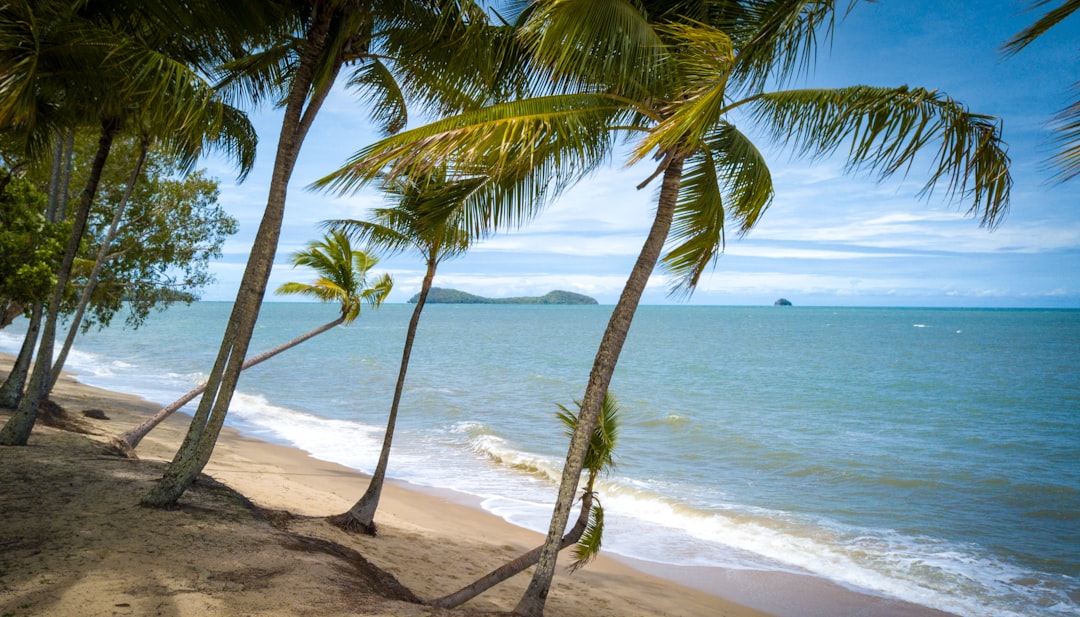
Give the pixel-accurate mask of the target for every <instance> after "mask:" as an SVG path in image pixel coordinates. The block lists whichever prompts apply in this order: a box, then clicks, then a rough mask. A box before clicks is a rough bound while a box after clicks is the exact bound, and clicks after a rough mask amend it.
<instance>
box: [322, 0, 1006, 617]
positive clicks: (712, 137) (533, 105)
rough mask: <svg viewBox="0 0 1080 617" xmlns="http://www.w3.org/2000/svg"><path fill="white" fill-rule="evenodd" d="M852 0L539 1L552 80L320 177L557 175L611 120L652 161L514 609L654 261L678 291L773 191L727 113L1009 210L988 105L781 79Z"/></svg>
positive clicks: (804, 144) (554, 531)
mask: <svg viewBox="0 0 1080 617" xmlns="http://www.w3.org/2000/svg"><path fill="white" fill-rule="evenodd" d="M850 4H852V3H850V2H845V3H839V2H836V1H835V0H729V1H720V2H717V1H715V0H714V1H708V0H682V1H657V2H652V1H647V0H646V1H636V0H607V1H604V2H596V1H595V0H537V1H535V2H532V3H531V4H530V6H529V10H528V12H527V14H526V15H525V16H524V18H523V25H522V27H521V29H520V37H521V39H522V41H523V42H524V44H526V45H527V46H528V48H529V49H530V51H531V58H532V65H531V66H533V67H534V68H535V67H538V69H539V71H540V72H541V73H542V75H543V76H544V77H545V78H546V80H547V83H548V84H550V87H549V88H548V91H547V93H546V94H544V95H541V96H536V97H532V98H529V99H525V100H519V101H512V102H509V103H503V104H496V105H491V106H488V107H486V108H484V109H481V110H477V111H474V112H467V113H464V114H459V115H457V116H452V117H448V118H445V119H443V120H440V121H437V122H434V123H432V124H430V125H427V126H424V127H419V128H417V129H414V130H411V131H408V132H404V133H401V134H399V135H397V136H394V137H390V138H387V139H384V140H382V141H380V142H377V143H375V144H373V145H371V146H369V147H367V148H365V149H364V150H362V151H360V152H359V153H358V154H357V155H355V156H354V157H353V159H352V160H350V162H349V164H348V165H347V166H346V167H344V168H342V169H341V170H339V171H338V172H335V174H333V175H331V176H330V177H328V178H327V179H325V183H327V184H329V185H335V184H338V185H356V184H359V183H363V182H365V181H374V180H376V179H381V178H385V177H386V176H390V177H396V176H398V175H410V174H418V173H424V172H425V170H427V169H430V168H433V167H435V166H444V165H453V166H455V167H458V168H467V169H479V168H482V169H485V170H486V172H487V173H488V174H490V175H492V176H493V177H495V178H499V179H504V180H507V181H511V180H514V179H517V180H519V181H521V182H528V183H537V182H549V183H559V182H563V183H565V182H566V178H567V174H575V173H576V172H577V171H578V170H587V169H591V167H592V166H594V165H596V164H597V160H598V159H603V158H604V157H608V156H611V154H612V153H613V152H614V148H615V145H616V142H615V141H614V136H615V135H616V134H620V135H624V136H626V137H627V139H630V140H632V142H631V143H632V148H633V150H632V154H631V156H630V163H638V162H642V161H646V160H652V161H654V162H655V167H654V168H653V170H652V171H651V172H650V173H648V175H647V177H646V178H645V180H644V181H643V182H642V183H641V185H639V188H640V187H644V186H646V185H647V184H649V183H650V181H652V180H653V179H655V178H657V177H660V187H659V194H658V197H657V207H656V211H655V215H654V219H653V224H652V226H651V228H650V230H649V232H648V235H647V237H646V238H645V242H644V244H643V246H642V249H641V252H640V253H639V255H638V259H637V261H636V262H635V264H634V267H633V269H632V270H631V272H630V275H629V277H628V279H627V282H626V285H625V286H624V288H623V292H622V294H621V295H620V297H619V300H618V302H617V303H616V306H615V308H614V310H613V311H612V314H611V318H610V320H609V322H608V326H607V328H606V330H605V332H604V335H603V338H602V339H601V342H600V346H599V349H598V350H597V353H596V357H595V359H594V362H593V367H592V370H591V371H590V374H589V380H588V384H587V386H586V389H585V394H584V396H583V398H582V410H581V417H580V420H579V423H578V426H577V430H576V431H575V434H574V438H573V439H572V440H571V443H570V447H569V450H568V452H567V459H566V464H565V465H564V467H563V475H562V481H561V485H560V488H559V493H558V497H557V500H556V505H555V509H554V512H553V514H552V519H551V524H550V526H549V528H548V533H547V539H546V542H545V546H544V549H543V552H542V554H541V557H540V561H539V563H538V564H537V567H536V569H535V570H534V573H533V579H532V581H531V582H530V584H529V587H528V589H527V590H526V592H525V595H524V596H523V597H522V599H521V601H520V602H519V603H518V605H517V607H516V609H515V612H517V613H519V614H522V615H527V616H536V615H541V614H542V613H543V607H544V600H545V598H546V596H547V593H548V590H549V589H550V585H551V577H552V575H553V574H554V569H555V560H556V556H557V554H558V547H559V544H560V539H561V536H562V532H563V530H564V529H565V527H566V523H567V521H568V518H569V512H570V508H571V505H572V502H573V496H574V493H575V491H576V487H577V484H578V479H579V477H580V474H581V469H582V461H583V460H584V457H585V452H586V448H587V443H588V438H589V435H590V434H591V432H592V429H593V428H594V426H595V424H596V422H597V418H598V415H599V412H600V408H601V404H602V401H603V398H604V394H605V393H606V392H607V388H608V385H609V384H610V382H611V378H612V375H613V374H614V371H615V367H616V364H617V362H618V358H619V354H620V352H621V350H622V347H623V344H624V342H625V340H626V336H627V333H628V332H629V329H630V324H631V321H632V320H633V317H634V313H635V312H636V309H637V305H638V303H639V301H640V299H641V295H642V293H643V291H644V289H645V286H646V284H647V283H648V280H649V277H650V275H651V273H652V272H653V270H654V268H655V267H656V265H657V263H661V264H662V267H663V268H664V270H665V271H666V272H667V274H668V276H669V281H670V283H671V289H672V292H673V293H676V294H690V293H692V292H693V290H694V288H695V287H696V285H697V284H698V282H699V280H700V277H701V276H702V275H703V274H704V273H705V271H706V270H707V269H708V268H709V267H710V266H711V265H712V264H713V263H714V261H715V260H716V259H717V258H718V256H719V254H720V253H721V252H722V250H723V247H724V242H725V231H726V230H727V229H728V227H729V226H730V225H734V227H735V229H736V230H737V232H738V233H740V234H745V233H747V232H749V231H750V230H751V229H752V228H753V227H754V225H755V224H756V223H757V222H758V221H759V220H760V218H761V216H762V214H763V213H764V212H765V210H766V209H767V208H768V206H769V205H770V203H771V202H772V198H773V186H772V179H771V175H770V173H769V169H768V165H767V162H766V160H765V157H764V156H763V155H762V154H761V153H760V152H759V150H758V149H757V147H756V146H755V145H754V143H753V141H752V140H751V139H750V138H749V137H748V134H747V132H745V131H744V129H743V128H740V127H741V126H742V127H746V128H749V127H753V128H755V129H756V130H757V131H758V132H761V133H764V134H765V135H766V136H767V137H768V138H769V139H770V140H771V141H772V142H774V143H779V144H781V145H786V146H788V147H790V148H791V149H792V150H793V151H794V152H795V153H796V154H798V155H802V156H804V157H809V158H814V157H821V156H828V155H833V154H836V153H838V152H840V153H842V154H843V155H845V156H846V159H847V162H848V167H849V169H850V170H868V171H871V172H875V173H876V174H877V175H878V176H879V178H881V179H884V178H887V177H889V176H891V175H893V174H895V173H896V172H898V171H899V172H904V173H906V172H908V171H909V170H910V168H911V167H912V166H914V165H915V164H916V163H920V164H921V163H928V164H929V180H928V181H927V183H926V185H925V188H924V194H929V193H930V192H931V191H932V190H934V189H935V187H936V188H938V189H939V190H941V191H943V192H944V193H945V194H946V195H947V196H948V197H951V198H961V199H963V200H964V201H967V202H968V207H969V209H968V213H969V214H973V215H975V216H977V217H979V218H980V219H981V222H982V224H983V225H986V226H993V225H995V224H996V223H997V222H998V221H999V220H1000V218H1001V216H1002V215H1003V213H1004V212H1005V210H1006V209H1007V206H1008V202H1009V191H1010V187H1011V184H1012V180H1011V177H1010V175H1009V169H1008V163H1009V159H1008V156H1007V155H1006V153H1005V149H1004V147H1003V144H1002V141H1001V134H1000V127H999V125H998V123H997V122H996V121H995V120H994V119H993V118H990V117H987V116H983V115H979V114H975V113H972V112H970V111H968V110H967V109H966V108H965V107H964V106H963V105H961V104H960V103H958V102H956V101H954V100H952V99H950V98H948V97H947V96H945V95H944V94H942V93H940V92H937V91H927V90H924V89H921V88H911V87H907V86H901V87H895V88H880V87H867V86H853V87H847V88H822V89H784V87H785V86H787V85H788V84H789V83H790V82H791V80H792V79H793V78H794V77H797V76H800V75H801V74H802V70H804V69H806V68H808V67H809V66H811V65H812V63H813V60H814V54H815V52H816V45H817V42H818V40H819V38H822V35H823V34H824V35H827V34H828V33H830V32H831V28H832V25H833V22H834V20H835V18H836V13H837V12H838V11H842V10H843V8H844V7H846V6H849V5H850ZM777 88H779V89H777ZM542 94H543V93H542ZM488 214H489V216H490V217H496V216H498V215H499V214H500V213H499V212H497V211H496V212H491V213H488ZM665 245H666V246H667V250H666V254H665ZM662 255H663V259H662V260H661V256H662Z"/></svg>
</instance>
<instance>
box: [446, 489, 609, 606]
mask: <svg viewBox="0 0 1080 617" xmlns="http://www.w3.org/2000/svg"><path fill="white" fill-rule="evenodd" d="M592 502H593V493H592V491H586V492H585V494H584V495H583V496H582V497H581V510H580V512H579V514H578V518H577V522H576V523H574V526H573V528H571V529H570V531H568V532H566V535H565V536H563V537H562V540H561V541H560V542H559V550H560V551H561V550H563V549H564V548H566V547H568V546H573V545H574V544H577V541H578V540H580V539H581V536H582V534H584V533H585V529H586V528H587V527H588V526H589V512H590V510H592ZM543 548H544V547H543V546H538V547H536V548H534V549H532V550H531V551H529V552H527V553H525V554H523V555H521V556H519V557H517V558H516V559H514V560H513V561H510V562H507V563H505V564H503V565H501V566H499V567H498V568H495V569H494V570H492V571H491V572H489V573H487V574H486V575H484V576H483V577H481V578H480V579H478V580H476V581H475V582H473V583H470V584H468V585H466V586H465V587H462V588H461V589H459V590H457V591H455V592H454V593H451V594H447V595H445V596H443V597H441V598H438V599H435V600H432V601H430V602H428V604H430V605H431V606H435V607H438V608H455V607H458V606H461V605H462V604H465V603H466V602H468V601H469V600H472V599H473V598H475V597H476V596H478V595H480V594H482V593H484V592H485V591H487V590H488V589H491V588H492V587H494V586H495V585H498V584H499V583H501V582H503V581H505V580H507V579H509V578H511V577H513V576H516V575H518V574H521V573H522V572H524V571H525V570H527V569H529V568H531V567H532V566H535V565H536V562H538V561H539V560H540V552H541V551H542V550H543Z"/></svg>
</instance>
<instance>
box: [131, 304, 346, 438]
mask: <svg viewBox="0 0 1080 617" xmlns="http://www.w3.org/2000/svg"><path fill="white" fill-rule="evenodd" d="M344 322H345V318H344V317H338V318H337V319H335V320H334V321H331V322H330V323H327V324H323V325H321V326H319V327H318V328H315V329H314V330H311V331H309V332H305V333H304V334H301V335H300V336H298V337H296V338H294V339H292V340H291V341H289V342H287V343H282V344H281V345H278V346H277V347H275V348H273V349H270V350H268V351H264V352H262V353H261V354H259V355H257V356H255V357H253V358H251V359H249V360H245V361H244V364H243V365H242V366H241V367H240V370H241V371H243V370H247V369H249V368H251V367H253V366H255V365H256V364H259V363H261V362H265V361H266V360H269V359H270V358H273V357H274V356H276V355H278V354H279V353H281V352H283V351H285V350H288V349H292V348H293V347H296V346H297V345H299V344H300V343H303V342H304V341H306V340H308V339H311V338H315V337H316V336H318V335H320V334H322V333H323V332H326V331H327V330H331V329H333V328H336V327H337V326H340V325H341V324H342V323H344ZM205 391H206V384H202V385H201V386H198V387H197V388H194V389H192V390H191V391H190V392H188V393H187V394H185V395H184V396H181V397H180V398H178V399H176V400H175V401H173V402H172V403H170V404H169V405H168V406H167V407H162V408H161V409H160V410H158V412H157V413H155V414H154V415H152V416H150V417H149V418H147V419H146V421H145V422H143V423H142V424H140V425H138V426H136V427H135V428H133V429H131V430H129V431H126V432H124V433H122V434H121V435H119V436H118V437H117V438H116V440H117V442H118V443H117V444H116V445H118V446H120V447H121V448H122V449H124V450H125V451H128V452H130V451H132V450H134V449H135V448H137V447H138V446H139V442H141V441H142V440H143V437H146V435H147V433H149V432H150V431H152V430H154V427H156V426H157V425H159V424H161V423H162V422H164V421H165V418H168V417H169V416H171V415H173V414H174V413H176V412H177V411H179V410H180V408H181V407H183V406H184V405H187V404H188V403H189V402H191V401H192V400H194V399H195V397H196V396H199V395H200V394H202V393H203V392H205Z"/></svg>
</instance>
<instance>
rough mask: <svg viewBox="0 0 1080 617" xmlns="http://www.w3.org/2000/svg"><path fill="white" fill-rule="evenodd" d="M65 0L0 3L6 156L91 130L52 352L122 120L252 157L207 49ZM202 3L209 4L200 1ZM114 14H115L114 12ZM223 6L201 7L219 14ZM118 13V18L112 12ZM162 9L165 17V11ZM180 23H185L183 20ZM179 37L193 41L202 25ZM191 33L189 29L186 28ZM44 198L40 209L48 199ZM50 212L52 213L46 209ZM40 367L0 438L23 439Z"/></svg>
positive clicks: (44, 351) (43, 383)
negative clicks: (207, 72)
mask: <svg viewBox="0 0 1080 617" xmlns="http://www.w3.org/2000/svg"><path fill="white" fill-rule="evenodd" d="M119 4H120V3H117V5H112V4H108V5H106V4H94V5H88V4H86V3H73V2H64V1H62V0H52V1H46V2H40V3H28V2H14V3H8V4H5V5H3V6H2V7H0V21H2V23H3V24H5V26H6V27H5V28H4V29H3V30H2V31H0V66H2V67H3V71H4V74H5V75H7V76H9V77H10V79H6V80H5V81H4V84H3V89H2V91H0V126H2V127H4V128H5V129H6V130H7V132H8V138H9V140H10V142H11V143H13V144H16V145H17V151H18V152H19V153H21V154H23V155H25V156H26V157H27V158H28V159H29V160H39V159H41V158H42V157H43V156H45V155H46V153H47V152H48V151H49V148H48V147H47V145H48V144H49V143H50V141H51V140H53V138H56V139H60V138H62V137H63V136H66V135H70V133H71V130H72V129H75V128H77V127H94V129H95V130H96V131H97V134H98V139H97V147H96V149H95V151H94V155H93V157H92V159H91V162H90V164H89V166H88V169H89V171H88V173H87V176H86V178H87V179H86V183H85V187H84V188H83V189H82V192H81V194H80V197H79V199H78V205H77V207H76V208H75V211H74V212H73V213H70V214H69V216H70V217H71V232H70V235H69V237H68V239H67V242H66V245H65V247H64V252H63V256H62V258H61V260H60V263H59V267H58V268H57V270H56V284H55V285H54V289H53V291H52V293H51V294H50V297H49V298H48V301H47V303H46V304H45V311H44V316H43V320H44V321H43V324H42V326H41V332H40V341H39V344H38V351H37V357H38V358H52V356H53V348H54V344H55V339H56V332H57V322H58V319H59V315H60V312H61V307H62V305H63V300H64V298H65V294H67V293H68V292H69V288H68V285H69V283H70V282H71V281H72V277H73V273H74V272H75V265H76V257H77V255H78V252H79V248H80V246H81V243H82V240H83V236H84V234H85V232H86V229H87V225H88V220H89V218H90V213H91V207H92V205H93V203H94V199H95V197H96V195H97V191H98V187H99V184H100V181H101V177H102V173H103V170H104V167H105V163H106V161H107V160H108V157H109V153H110V151H111V149H112V145H113V142H114V140H115V139H116V138H117V137H118V136H120V135H121V134H122V132H123V130H124V128H125V123H130V124H132V125H142V126H149V127H152V128H151V130H152V132H153V134H154V135H169V136H170V143H181V142H186V147H185V148H184V150H183V151H184V152H188V153H192V152H199V151H201V150H202V149H203V148H204V147H215V148H218V149H220V150H221V151H223V152H225V153H226V154H229V155H235V156H236V157H237V158H238V160H240V162H241V167H244V166H250V164H251V162H252V161H253V160H254V147H253V144H254V141H253V135H254V132H253V131H252V130H251V127H250V124H249V123H248V122H247V119H246V117H245V116H243V114H240V113H239V112H238V111H237V110H236V109H234V108H232V107H230V106H229V105H227V104H226V103H225V102H224V101H223V100H222V99H221V98H220V97H218V96H217V94H216V93H215V90H214V89H213V88H212V87H211V84H210V83H209V82H208V81H207V80H206V79H205V78H204V77H203V75H202V74H201V73H200V72H198V71H196V70H194V69H193V64H194V63H196V62H197V61H198V60H199V59H201V58H204V57H205V55H203V56H200V55H199V54H200V53H204V54H205V52H206V50H208V49H210V48H211V46H210V45H207V44H205V43H207V41H206V40H203V41H202V43H204V44H203V45H202V46H201V47H200V46H196V45H191V46H185V45H183V44H178V43H177V40H178V39H181V38H184V37H176V36H175V33H176V32H185V30H183V28H181V27H179V24H175V23H173V24H172V25H173V28H172V29H168V28H164V27H162V26H163V25H164V24H163V22H162V21H160V20H149V19H144V18H147V17H148V13H147V12H146V10H143V9H149V8H152V7H148V6H140V9H139V10H134V7H120V6H119ZM211 9H212V7H211ZM114 11H119V12H114ZM224 13H227V10H220V11H215V10H209V11H208V15H214V16H215V18H217V17H221V19H219V20H218V21H216V22H210V23H213V24H214V25H213V28H221V27H222V23H225V20H224V18H223V15H224ZM121 15H122V16H123V17H124V19H117V18H118V17H120V16H121ZM161 16H171V17H175V15H174V13H173V12H172V11H162V13H161ZM186 25H191V24H186ZM203 25H204V27H203V28H202V29H192V30H191V31H190V32H185V34H186V36H190V37H191V38H188V39H185V40H186V41H195V40H196V36H197V35H200V34H204V33H206V32H207V30H206V26H208V24H203ZM192 33H193V34H192ZM51 205H52V204H50V206H51ZM49 211H50V212H53V211H54V210H53V209H52V208H51V207H50V208H49ZM49 369H50V362H37V363H35V364H34V367H33V370H32V373H31V375H30V378H29V381H28V384H27V386H26V389H25V391H24V393H23V396H22V398H21V400H20V401H19V405H18V409H17V411H16V413H15V414H14V415H13V416H12V417H11V418H10V419H9V421H8V422H7V423H6V424H5V425H4V427H3V428H2V429H0V444H3V445H25V443H26V440H27V439H28V438H29V435H30V431H31V430H32V429H33V426H34V421H35V419H36V415H37V408H38V405H39V403H40V401H41V400H43V398H44V397H45V396H46V395H47V391H48V384H49V382H50V375H49Z"/></svg>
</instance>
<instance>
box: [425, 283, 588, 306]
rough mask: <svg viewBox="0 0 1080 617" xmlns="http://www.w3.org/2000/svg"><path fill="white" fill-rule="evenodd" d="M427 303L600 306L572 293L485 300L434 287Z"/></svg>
mask: <svg viewBox="0 0 1080 617" xmlns="http://www.w3.org/2000/svg"><path fill="white" fill-rule="evenodd" d="M419 299H420V294H416V295H415V296H413V297H411V298H409V304H416V301H417V300H419ZM427 303H429V304H599V302H597V301H596V299H595V298H590V297H589V296H585V295H582V294H576V293H574V292H572V291H561V290H558V289H556V290H555V291H551V292H548V293H546V294H544V295H542V296H540V297H532V296H524V297H521V298H485V297H483V296H475V295H473V294H470V293H465V292H464V291H458V290H456V289H442V288H440V287H432V288H431V291H429V292H428V297H427Z"/></svg>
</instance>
